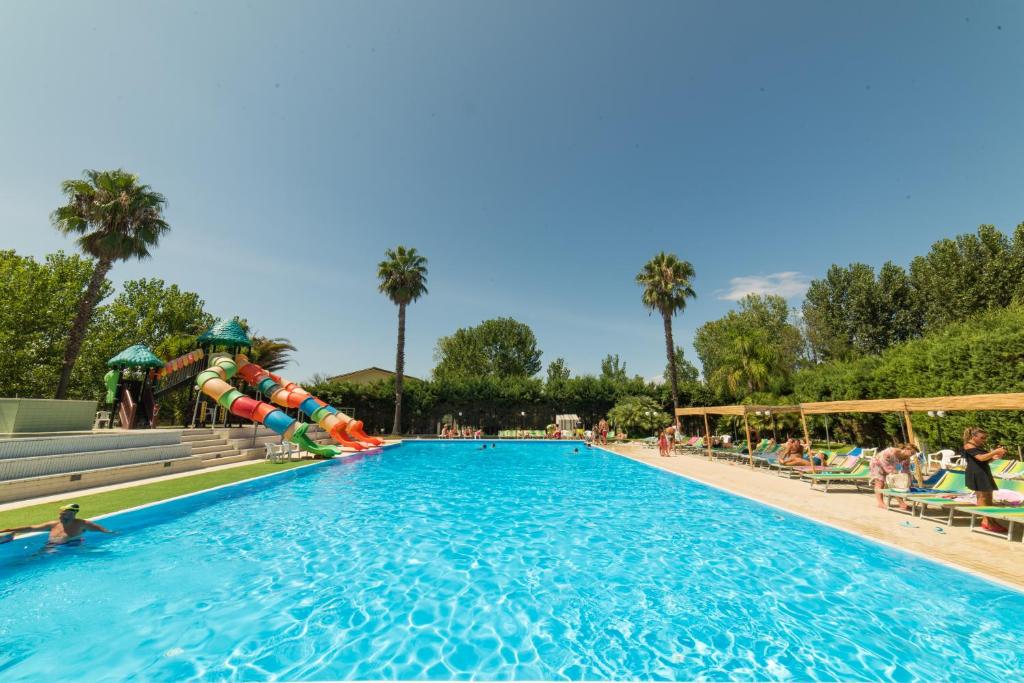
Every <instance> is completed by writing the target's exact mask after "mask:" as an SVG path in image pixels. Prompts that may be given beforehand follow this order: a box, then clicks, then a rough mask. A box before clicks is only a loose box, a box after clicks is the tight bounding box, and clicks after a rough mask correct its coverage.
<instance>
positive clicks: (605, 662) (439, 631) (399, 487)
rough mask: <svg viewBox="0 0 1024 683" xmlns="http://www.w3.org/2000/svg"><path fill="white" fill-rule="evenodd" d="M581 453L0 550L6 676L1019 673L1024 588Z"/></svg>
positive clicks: (268, 494)
mask: <svg viewBox="0 0 1024 683" xmlns="http://www.w3.org/2000/svg"><path fill="white" fill-rule="evenodd" d="M575 445H578V444H571V443H570V444H567V443H528V444H516V443H511V442H504V443H501V442H499V444H498V448H497V449H496V450H493V451H492V450H491V449H488V450H487V451H486V452H480V451H478V450H476V449H477V448H478V444H476V443H473V442H462V443H443V444H442V443H421V444H417V443H408V444H405V445H403V446H401V447H399V448H395V449H390V450H388V451H386V452H384V453H383V454H380V455H375V456H370V457H367V458H365V459H362V460H360V461H358V462H353V463H341V462H332V463H327V464H324V465H318V466H315V467H312V468H309V469H306V470H301V471H298V472H292V473H287V474H283V475H280V476H277V477H273V478H271V479H267V480H263V481H259V482H252V483H249V484H244V485H241V486H237V487H231V488H228V489H222V490H220V491H215V492H210V493H207V494H203V495H200V496H196V497H192V498H189V499H184V500H182V501H177V502H173V503H169V504H166V505H162V506H157V507H154V508H150V509H147V510H143V511H138V512H134V513H126V514H123V515H119V516H116V517H113V518H110V519H109V521H108V522H105V524H107V525H108V526H110V527H113V528H116V529H120V530H122V531H123V533H122V534H121V535H119V536H114V537H106V536H99V535H91V536H89V537H88V540H87V542H86V543H85V544H84V545H82V546H80V547H77V548H63V549H61V550H59V551H58V552H55V553H50V554H32V553H26V552H25V551H24V550H23V549H19V548H18V547H12V546H24V545H25V543H24V542H20V543H19V542H16V543H14V544H8V545H6V546H0V680H4V681H19V680H33V681H35V680H76V679H77V680H83V681H92V680H210V681H214V680H266V679H274V678H277V679H283V680H304V679H305V680H324V679H368V678H372V679H391V678H398V679H427V678H435V679H444V678H455V679H470V678H478V679H564V678H570V679H638V678H639V679H709V680H732V679H740V680H892V681H918V680H924V681H935V680H949V679H957V680H970V681H981V680H1003V681H1005V680H1012V679H1013V678H1014V677H1019V676H1020V672H1021V671H1024V654H1022V653H1024V648H1022V646H1021V642H1022V640H1021V638H1022V636H1024V629H1022V628H1021V626H1020V623H1021V616H1022V615H1024V594H1021V593H1016V592H1013V591H1010V590H1007V589H1005V588H1002V587H1000V586H998V585H995V584H992V583H988V582H985V581H982V580H980V579H978V578H975V577H973V576H970V575H967V574H963V573H960V572H957V571H954V570H951V569H949V568H946V567H944V566H941V565H937V564H934V563H930V562H926V561H924V560H921V559H918V558H916V557H913V556H910V555H907V554H903V553H900V552H897V551H894V550H890V549H888V548H885V547H883V546H879V545H876V544H873V543H870V542H868V541H865V540H862V539H860V538H857V537H854V536H851V535H848V534H845V533H842V532H839V531H836V530H833V529H831V528H828V527H824V526H821V525H817V524H814V523H812V522H809V521H807V520H804V519H802V518H798V517H794V516H789V515H786V514H784V513H779V512H777V511H775V510H773V509H771V508H768V507H765V506H762V505H759V504H757V503H754V502H752V501H749V500H746V499H743V498H738V497H735V496H731V495H728V494H725V493H723V492H721V491H718V490H715V489H712V488H709V487H707V486H704V485H701V484H698V483H695V482H692V481H689V480H686V479H683V478H680V477H676V476H673V475H670V474H667V473H664V472H661V471H659V470H655V469H653V468H650V467H647V466H645V465H641V464H638V463H635V462H632V461H629V460H626V459H624V458H620V457H618V456H615V455H611V454H608V453H605V452H602V451H596V450H587V449H584V448H583V447H582V445H578V446H579V448H580V450H581V453H580V454H578V455H575V454H573V453H572V449H573V447H574V446H575ZM822 504H823V505H826V504H827V499H826V498H825V497H824V496H823V497H822ZM867 505H870V503H869V502H868V501H867V500H865V506H867ZM85 513H86V514H87V513H88V511H87V510H86V511H85ZM34 545H35V546H38V545H39V542H38V541H37V542H35V543H34ZM1007 550H1008V551H1010V550H1011V549H1009V548H1008V549H1007ZM981 615H984V621H983V622H980V623H979V616H981Z"/></svg>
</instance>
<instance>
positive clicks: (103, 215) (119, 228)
mask: <svg viewBox="0 0 1024 683" xmlns="http://www.w3.org/2000/svg"><path fill="white" fill-rule="evenodd" d="M83 176H84V177H83V179H81V180H65V181H64V182H63V183H62V184H61V190H62V191H63V193H64V196H65V199H66V200H67V203H66V204H64V205H63V206H60V207H58V208H57V209H56V210H55V211H54V212H53V215H52V217H51V218H52V221H53V225H54V227H55V228H56V229H57V230H59V231H60V232H61V233H63V234H64V235H78V239H77V242H78V246H79V248H80V249H81V250H82V252H84V253H85V254H87V255H89V256H91V257H93V258H94V259H96V266H95V268H94V270H93V273H92V277H91V278H90V280H89V284H88V285H87V286H86V288H85V292H84V294H83V295H82V297H81V300H80V302H79V304H78V311H77V313H76V314H75V318H74V322H72V324H71V329H70V331H69V332H68V341H67V346H66V347H65V350H64V361H63V363H62V364H61V371H60V377H59V379H58V382H57V391H56V393H55V396H56V398H65V397H66V395H67V390H68V384H69V382H70V381H71V371H72V370H73V369H74V366H75V361H76V360H77V359H78V354H79V352H80V350H81V348H82V341H83V340H84V339H85V335H86V331H87V329H88V327H89V323H90V322H91V319H92V314H93V311H94V309H95V308H96V304H97V302H98V301H99V300H100V293H101V290H102V287H103V282H104V280H105V278H106V276H107V273H109V272H110V269H111V267H112V266H113V264H114V262H115V261H127V260H129V259H133V258H134V259H145V258H149V256H150V249H152V248H153V247H155V246H156V245H157V244H158V243H159V241H160V237H162V236H163V235H164V234H166V233H167V232H168V231H169V230H170V227H169V226H168V225H167V222H166V221H165V220H164V217H163V210H164V205H165V204H166V200H165V199H164V197H163V195H161V194H160V193H158V192H154V191H153V190H152V189H150V187H149V186H148V185H143V184H140V183H139V179H138V176H135V175H133V174H131V173H128V172H126V171H124V170H121V169H118V170H116V171H94V170H87V171H85V172H84V174H83Z"/></svg>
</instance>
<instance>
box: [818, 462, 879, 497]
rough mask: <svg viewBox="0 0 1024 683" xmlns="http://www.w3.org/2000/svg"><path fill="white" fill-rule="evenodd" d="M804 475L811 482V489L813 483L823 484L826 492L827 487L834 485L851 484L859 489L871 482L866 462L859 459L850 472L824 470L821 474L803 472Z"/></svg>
mask: <svg viewBox="0 0 1024 683" xmlns="http://www.w3.org/2000/svg"><path fill="white" fill-rule="evenodd" d="M804 477H805V478H807V479H809V480H810V482H811V488H812V489H813V488H814V487H815V486H814V485H815V484H819V483H822V484H824V485H825V488H824V489H823V491H824V492H825V493H828V491H829V488H830V487H832V486H836V485H843V486H853V487H854V488H855V489H860V488H861V487H862V486H867V485H868V484H869V483H870V482H871V470H870V467H869V466H868V463H867V462H864V461H861V463H860V464H859V465H857V467H856V468H854V469H853V470H852V471H850V472H824V473H822V474H806V473H805V474H804Z"/></svg>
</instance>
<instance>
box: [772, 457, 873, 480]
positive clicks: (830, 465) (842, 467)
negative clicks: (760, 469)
mask: <svg viewBox="0 0 1024 683" xmlns="http://www.w3.org/2000/svg"><path fill="white" fill-rule="evenodd" d="M865 462H867V461H866V460H865V459H864V458H861V457H858V456H856V455H840V456H833V458H832V459H831V460H830V461H829V462H827V463H825V464H824V465H815V466H814V467H811V466H810V465H792V466H788V465H778V466H777V467H781V468H786V469H788V470H789V472H791V473H796V474H798V475H799V476H801V477H802V476H804V475H807V474H849V473H850V472H853V471H854V470H855V469H857V467H858V466H859V465H861V464H862V463H865Z"/></svg>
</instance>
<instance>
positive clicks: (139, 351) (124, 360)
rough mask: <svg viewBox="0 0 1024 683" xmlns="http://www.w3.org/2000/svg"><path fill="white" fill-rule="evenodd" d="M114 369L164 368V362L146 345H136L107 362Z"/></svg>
mask: <svg viewBox="0 0 1024 683" xmlns="http://www.w3.org/2000/svg"><path fill="white" fill-rule="evenodd" d="M107 366H109V367H112V368H162V367H163V366H164V362H163V361H162V360H160V358H158V357H157V355H156V354H155V353H153V351H152V349H150V348H149V347H148V346H146V345H145V344H135V345H134V346H129V347H128V348H127V349H125V350H124V351H122V352H121V353H119V354H117V355H116V356H114V357H113V358H111V359H110V360H108V361H107Z"/></svg>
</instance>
